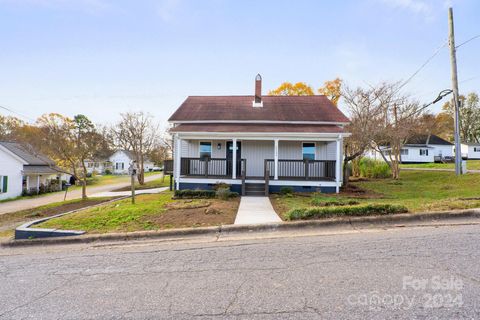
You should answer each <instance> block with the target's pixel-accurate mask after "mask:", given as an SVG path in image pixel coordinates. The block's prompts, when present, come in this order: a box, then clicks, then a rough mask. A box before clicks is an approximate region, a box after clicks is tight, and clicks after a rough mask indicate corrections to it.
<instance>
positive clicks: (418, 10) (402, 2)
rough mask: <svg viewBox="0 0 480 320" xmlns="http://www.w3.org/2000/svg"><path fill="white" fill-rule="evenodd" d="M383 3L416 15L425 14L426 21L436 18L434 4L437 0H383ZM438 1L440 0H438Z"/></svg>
mask: <svg viewBox="0 0 480 320" xmlns="http://www.w3.org/2000/svg"><path fill="white" fill-rule="evenodd" d="M381 2H382V3H384V4H387V5H389V6H390V7H393V8H398V9H404V10H408V11H410V12H412V13H414V14H416V15H420V16H423V17H424V19H425V20H426V21H431V20H433V18H434V14H433V12H434V10H433V5H434V3H433V2H435V0H433V1H432V0H431V1H427V0H381ZM436 2H439V1H438V0H437V1H436Z"/></svg>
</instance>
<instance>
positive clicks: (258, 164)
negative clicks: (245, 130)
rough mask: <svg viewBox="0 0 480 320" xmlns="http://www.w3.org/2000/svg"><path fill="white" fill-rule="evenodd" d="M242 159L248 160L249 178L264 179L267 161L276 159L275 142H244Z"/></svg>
mask: <svg viewBox="0 0 480 320" xmlns="http://www.w3.org/2000/svg"><path fill="white" fill-rule="evenodd" d="M242 158H244V159H247V176H252V177H263V176H264V174H265V173H264V166H265V159H273V158H274V143H273V141H248V140H246V141H243V143H242Z"/></svg>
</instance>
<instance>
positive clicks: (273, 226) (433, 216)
mask: <svg viewBox="0 0 480 320" xmlns="http://www.w3.org/2000/svg"><path fill="white" fill-rule="evenodd" d="M461 218H480V209H467V210H455V211H441V212H427V213H415V214H408V213H407V214H397V215H385V216H373V217H352V218H334V219H326V220H307V221H294V222H278V223H268V224H255V225H222V226H217V227H201V228H184V229H172V230H160V231H137V232H128V233H109V234H98V235H80V236H75V237H71V236H70V237H56V238H41V239H32V240H10V241H7V242H3V243H1V244H0V245H1V246H2V247H17V246H32V245H52V244H73V243H91V242H107V241H123V240H140V239H160V238H182V237H190V236H198V235H212V236H218V235H220V234H222V233H225V234H227V233H245V232H275V231H282V230H304V229H316V228H333V227H341V226H350V227H351V226H353V227H355V226H356V225H357V226H362V225H363V226H365V225H366V226H375V225H402V224H404V223H411V222H416V221H418V222H426V221H436V220H455V219H461Z"/></svg>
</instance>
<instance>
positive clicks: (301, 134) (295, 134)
mask: <svg viewBox="0 0 480 320" xmlns="http://www.w3.org/2000/svg"><path fill="white" fill-rule="evenodd" d="M172 133H173V134H178V135H179V136H182V135H202V136H205V135H212V136H258V135H261V136H272V137H275V136H281V137H289V136H297V137H298V136H305V137H311V136H339V135H341V136H342V137H344V138H345V137H349V136H351V135H352V134H351V133H349V132H207V131H201V132H200V131H179V132H172Z"/></svg>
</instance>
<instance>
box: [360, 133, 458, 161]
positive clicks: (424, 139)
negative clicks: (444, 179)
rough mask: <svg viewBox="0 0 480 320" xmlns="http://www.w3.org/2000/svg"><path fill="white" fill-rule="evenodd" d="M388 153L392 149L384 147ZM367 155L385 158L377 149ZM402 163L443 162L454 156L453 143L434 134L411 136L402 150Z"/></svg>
mask: <svg viewBox="0 0 480 320" xmlns="http://www.w3.org/2000/svg"><path fill="white" fill-rule="evenodd" d="M383 149H384V150H385V151H384V153H385V154H386V155H388V154H389V152H390V150H389V148H388V147H383ZM365 156H366V157H369V158H373V159H376V160H383V158H382V156H381V155H380V154H379V153H378V152H375V151H369V152H367V153H366V154H365ZM400 156H401V161H402V163H428V162H442V161H445V160H446V159H451V158H453V157H454V152H453V143H451V142H448V141H446V140H444V139H442V138H440V137H439V136H436V135H434V134H426V135H417V136H414V137H412V138H410V139H409V140H408V141H407V143H406V144H405V145H404V146H403V148H402V149H401V151H400Z"/></svg>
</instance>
